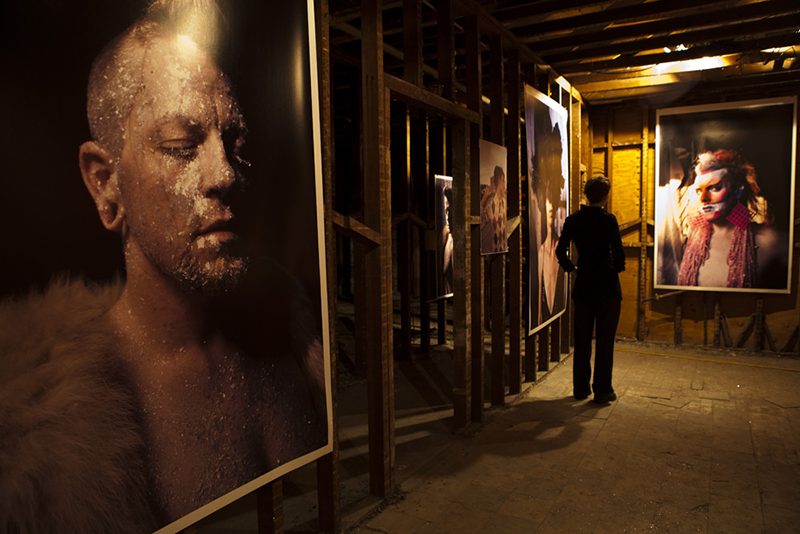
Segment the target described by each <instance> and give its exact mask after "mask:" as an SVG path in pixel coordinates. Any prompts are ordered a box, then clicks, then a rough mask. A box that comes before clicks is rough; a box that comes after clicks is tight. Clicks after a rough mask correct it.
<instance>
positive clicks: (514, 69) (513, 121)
mask: <svg viewBox="0 0 800 534" xmlns="http://www.w3.org/2000/svg"><path fill="white" fill-rule="evenodd" d="M506 70H507V75H508V76H507V78H508V82H507V91H508V102H507V103H506V106H507V108H508V120H507V121H506V149H507V150H508V169H507V172H506V180H507V183H508V187H507V190H508V204H507V205H508V221H509V224H508V227H507V228H508V231H507V235H508V236H509V238H508V251H509V252H508V280H509V282H508V335H509V344H508V363H507V368H508V387H509V393H510V394H512V395H516V394H518V393H519V392H520V391H521V389H522V332H523V325H522V301H523V299H522V227H521V226H520V222H521V219H522V217H521V206H522V204H521V199H522V195H521V181H522V179H521V174H522V173H521V169H520V167H521V166H520V152H521V143H522V142H521V136H522V132H521V129H520V117H521V115H522V109H521V106H520V101H521V99H522V78H521V75H520V61H519V51H518V50H517V49H512V50H511V51H510V52H509V54H508V65H507V69H506Z"/></svg>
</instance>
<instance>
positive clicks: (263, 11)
mask: <svg viewBox="0 0 800 534" xmlns="http://www.w3.org/2000/svg"><path fill="white" fill-rule="evenodd" d="M146 4H147V2H144V1H141V0H129V1H126V2H108V1H106V0H89V1H78V2H73V1H68V0H35V1H30V2H22V1H13V2H3V3H2V7H0V40H1V41H0V66H1V67H2V70H3V79H4V83H3V84H2V85H0V91H1V92H0V95H2V101H3V102H4V103H5V106H4V107H5V109H4V118H3V127H2V128H1V129H0V131H1V132H2V134H1V135H2V139H1V140H0V147H1V148H0V150H2V161H3V164H4V169H3V174H4V179H3V188H2V195H0V224H1V225H2V228H3V229H4V233H5V236H4V238H5V239H4V243H3V247H2V249H3V252H2V259H1V261H0V296H7V295H15V294H23V293H25V292H27V291H28V290H29V289H30V288H32V287H38V288H42V287H46V286H47V284H48V283H49V281H50V280H51V279H52V278H53V277H54V276H58V275H61V274H68V275H71V276H73V277H75V276H83V277H86V278H88V279H90V280H98V281H102V280H108V279H111V278H112V277H113V276H114V275H115V273H117V272H119V271H120V270H121V268H122V253H121V247H120V244H119V238H118V236H117V235H116V234H112V233H110V232H108V231H106V230H105V229H104V228H103V227H102V226H101V224H100V221H99V218H98V216H97V213H96V210H95V207H94V204H93V202H92V200H91V198H90V196H89V194H88V193H87V191H86V190H85V187H84V185H83V182H82V180H81V176H80V172H79V169H78V147H79V146H80V144H81V143H82V142H83V141H86V140H88V139H89V129H88V125H87V119H86V82H87V78H88V74H89V69H90V67H91V62H92V60H93V58H94V57H95V56H96V55H97V53H98V52H99V51H100V50H101V49H102V48H103V47H104V46H105V45H106V44H107V43H108V42H109V41H110V40H111V39H112V38H113V37H114V36H116V35H118V34H119V33H121V32H122V31H123V30H124V29H125V28H126V27H128V26H129V25H130V24H131V23H132V22H133V21H134V20H135V19H136V18H137V17H138V16H139V15H140V14H141V13H142V12H143V10H144V8H145V6H146ZM222 7H223V9H225V10H226V11H227V12H226V14H225V15H226V20H227V23H228V25H229V27H230V28H231V32H230V36H231V37H232V38H231V39H230V40H229V41H228V42H227V43H226V44H227V48H228V49H227V56H228V59H231V58H233V59H232V61H228V62H226V63H228V64H230V65H232V66H233V68H234V70H230V69H229V68H228V69H226V68H225V67H223V68H224V69H225V70H226V73H227V74H229V76H230V77H231V79H232V82H233V85H234V88H235V92H236V95H237V98H238V100H239V102H240V104H241V107H242V110H243V113H244V116H245V120H246V122H247V126H248V129H249V134H248V137H247V144H246V146H245V153H244V157H245V158H246V159H248V160H249V161H251V162H252V164H253V165H252V168H251V169H249V171H247V176H248V186H247V191H246V195H245V198H246V202H247V203H248V204H249V205H248V206H247V208H246V209H245V210H243V212H247V213H249V214H250V217H249V224H248V230H247V235H248V238H249V239H253V240H254V242H255V243H257V246H258V248H259V249H260V250H263V251H264V252H265V255H267V256H269V257H272V258H275V259H276V260H277V262H278V263H279V264H281V265H283V266H284V267H285V268H286V269H287V270H288V271H289V272H291V273H292V274H293V275H294V276H295V277H297V278H298V279H299V280H300V281H301V282H302V283H303V285H304V286H305V288H306V290H307V293H308V295H309V296H310V298H311V299H312V306H313V309H316V310H318V309H319V307H320V298H319V284H320V282H319V269H318V258H319V256H318V254H319V252H318V248H317V243H318V241H317V226H316V224H317V223H316V198H315V193H316V189H315V182H314V179H315V178H314V158H313V145H312V144H311V127H312V117H311V108H310V106H311V99H310V81H309V68H308V59H307V56H308V38H307V34H308V30H307V21H306V16H305V11H306V3H305V2H280V3H277V2H260V1H255V0H252V1H247V2H222ZM281 45H283V46H281ZM298 52H301V53H298ZM226 66H227V65H226ZM257 271H258V269H257ZM263 272H266V270H264V271H263Z"/></svg>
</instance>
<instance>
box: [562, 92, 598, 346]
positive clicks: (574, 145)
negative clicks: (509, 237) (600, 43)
mask: <svg viewBox="0 0 800 534" xmlns="http://www.w3.org/2000/svg"><path fill="white" fill-rule="evenodd" d="M581 106H582V104H581V101H580V98H579V96H578V93H577V90H576V89H574V88H573V89H572V91H571V92H570V110H569V119H570V121H569V128H570V153H569V157H570V160H569V174H570V191H569V195H570V197H569V198H570V205H569V208H570V211H572V212H575V211H578V209H580V204H581V198H582V196H583V192H582V185H583V184H582V183H581V154H582V152H583V150H584V139H583V116H582V111H581ZM589 148H590V149H591V147H589ZM571 250H572V255H571V257H573V258H575V257H576V256H575V248H574V245H573V246H572V249H571ZM574 279H575V274H574V272H573V273H572V274H569V275H568V276H567V287H565V288H564V290H565V292H566V295H567V309H566V311H565V312H564V315H563V317H564V320H565V323H564V325H563V327H562V332H563V334H562V336H561V340H562V342H563V348H564V349H565V352H570V347H571V345H572V342H573V339H574V334H573V331H572V330H573V315H572V314H573V313H574V310H573V308H572V299H571V298H570V295H571V294H572V282H573V280H574Z"/></svg>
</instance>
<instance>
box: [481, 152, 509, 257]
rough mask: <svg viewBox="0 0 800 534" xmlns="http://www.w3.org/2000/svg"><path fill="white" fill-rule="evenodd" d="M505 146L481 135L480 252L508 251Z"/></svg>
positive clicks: (495, 252)
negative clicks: (482, 137) (487, 139)
mask: <svg viewBox="0 0 800 534" xmlns="http://www.w3.org/2000/svg"><path fill="white" fill-rule="evenodd" d="M506 153H507V151H506V147H504V146H500V145H496V144H494V143H490V142H489V141H485V140H483V139H481V143H480V160H481V175H480V179H481V180H480V181H481V201H480V205H481V254H484V255H486V254H499V253H502V252H508V238H507V236H506V218H507V216H508V214H507V212H506V196H507V193H506Z"/></svg>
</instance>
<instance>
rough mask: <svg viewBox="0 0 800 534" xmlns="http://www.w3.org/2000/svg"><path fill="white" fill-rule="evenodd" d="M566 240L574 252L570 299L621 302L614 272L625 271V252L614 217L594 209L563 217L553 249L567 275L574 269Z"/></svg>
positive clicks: (588, 207)
mask: <svg viewBox="0 0 800 534" xmlns="http://www.w3.org/2000/svg"><path fill="white" fill-rule="evenodd" d="M570 241H572V242H574V243H575V248H576V249H577V251H578V265H577V269H578V273H577V276H576V278H575V286H574V288H573V290H572V298H574V299H583V298H593V297H617V298H620V299H621V298H622V288H621V287H620V284H619V275H618V273H620V272H622V271H624V270H625V252H624V251H623V250H622V239H621V237H620V235H619V225H618V224H617V218H616V217H614V215H612V214H611V213H608V212H607V211H606V210H605V209H604V208H601V207H597V206H581V209H580V210H579V211H577V212H575V213H573V214H572V215H570V216H569V217H567V220H566V221H564V229H563V230H562V231H561V237H559V239H558V245H557V246H556V257H557V258H558V263H559V264H560V265H561V268H563V269H564V270H565V271H566V272H568V273H569V272H572V271H573V270H575V268H576V267H575V264H574V263H573V262H572V261H571V260H570V258H569V255H568V251H569V243H570Z"/></svg>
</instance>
